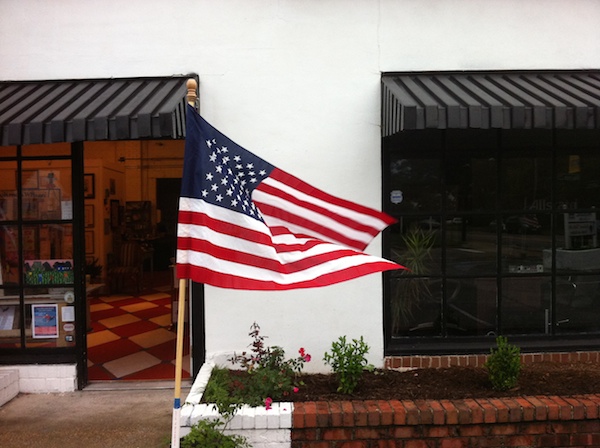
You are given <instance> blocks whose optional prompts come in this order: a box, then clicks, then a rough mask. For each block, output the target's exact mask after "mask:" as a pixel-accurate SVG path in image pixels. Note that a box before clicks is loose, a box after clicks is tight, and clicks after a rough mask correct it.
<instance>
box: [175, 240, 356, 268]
mask: <svg viewBox="0 0 600 448" xmlns="http://www.w3.org/2000/svg"><path fill="white" fill-rule="evenodd" d="M321 244H322V243H321ZM177 249H179V250H185V251H193V252H198V253H205V254H208V255H211V256H213V257H215V258H219V259H221V260H226V261H230V262H234V263H238V264H244V265H247V266H254V267H259V268H262V269H268V270H270V271H273V272H276V273H278V274H293V273H295V272H301V271H304V270H306V269H309V268H313V267H315V266H319V265H322V264H323V263H326V262H328V261H331V260H337V259H340V258H345V257H351V256H354V255H357V253H356V251H353V250H350V249H341V250H336V251H333V252H327V253H324V254H317V255H314V256H309V257H306V258H303V259H300V260H297V261H293V262H291V263H282V262H281V261H280V260H278V259H277V258H266V257H261V256H258V255H254V254H248V253H246V252H239V251H237V250H234V249H228V248H224V247H221V246H218V245H215V244H213V243H211V242H210V241H206V240H198V239H195V238H180V239H179V240H178V244H177Z"/></svg>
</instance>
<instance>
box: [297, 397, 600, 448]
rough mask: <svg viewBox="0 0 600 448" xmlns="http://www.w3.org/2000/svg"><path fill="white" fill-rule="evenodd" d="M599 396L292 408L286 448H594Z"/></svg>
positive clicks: (599, 436) (599, 427)
mask: <svg viewBox="0 0 600 448" xmlns="http://www.w3.org/2000/svg"><path fill="white" fill-rule="evenodd" d="M599 408H600V395H584V396H578V397H557V396H554V397H548V396H536V397H523V398H502V399H465V400H440V401H437V400H417V401H411V400H402V401H400V400H389V401H353V402H350V401H337V402H307V403H295V404H294V411H293V414H292V433H291V437H292V448H308V447H311V448H341V447H343V448H375V447H377V448H392V447H393V448H467V447H591V446H593V447H600V420H599V419H598V417H599Z"/></svg>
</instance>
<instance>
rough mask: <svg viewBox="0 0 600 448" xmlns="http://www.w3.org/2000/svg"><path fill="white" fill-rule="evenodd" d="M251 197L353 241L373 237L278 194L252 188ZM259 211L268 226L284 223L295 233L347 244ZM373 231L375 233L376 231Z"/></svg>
mask: <svg viewBox="0 0 600 448" xmlns="http://www.w3.org/2000/svg"><path fill="white" fill-rule="evenodd" d="M252 199H253V200H255V202H257V203H259V207H260V203H261V202H262V203H265V204H269V205H272V206H274V207H276V208H279V209H281V210H285V211H287V212H289V213H292V214H294V215H297V216H300V217H302V218H305V219H307V220H309V221H312V222H314V223H316V224H317V225H320V226H323V227H327V228H329V229H331V230H333V231H335V232H337V233H339V234H340V235H345V236H347V237H348V238H350V239H352V240H355V241H362V242H363V243H365V244H368V243H369V242H370V241H371V240H372V239H373V235H372V234H370V233H367V232H361V231H359V230H356V229H355V228H354V227H349V226H347V225H344V224H341V223H340V222H339V221H336V220H335V219H333V218H331V217H329V216H326V215H322V214H320V213H318V212H315V211H314V210H310V209H307V208H304V207H301V206H299V205H298V204H295V203H293V202H289V201H286V200H285V199H283V198H281V197H279V196H275V195H271V194H268V193H265V192H264V191H261V190H254V191H253V192H252ZM330 208H333V207H330ZM261 213H262V214H263V217H264V219H265V222H267V223H268V224H269V226H271V227H273V226H276V225H284V226H285V227H287V228H289V229H290V230H292V231H294V232H297V233H305V234H307V235H313V236H316V237H318V238H320V239H323V240H326V241H334V242H336V243H340V244H344V245H347V244H346V243H341V242H340V241H338V240H335V239H334V238H332V237H331V236H325V235H322V234H320V233H318V232H316V231H315V230H314V229H307V228H305V227H303V226H300V225H298V224H296V223H289V222H288V221H282V220H280V219H277V218H274V217H273V216H271V215H269V214H268V213H267V212H264V211H262V210H261ZM361 224H362V223H361ZM292 227H293V228H292ZM374 233H375V234H376V233H377V231H376V232H374Z"/></svg>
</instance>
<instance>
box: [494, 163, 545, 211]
mask: <svg viewBox="0 0 600 448" xmlns="http://www.w3.org/2000/svg"><path fill="white" fill-rule="evenodd" d="M508 156H509V157H506V158H504V159H503V161H502V163H501V165H500V166H501V174H500V185H501V186H500V191H501V193H500V197H501V207H502V209H504V210H523V213H525V212H539V211H544V210H550V209H551V207H552V202H551V198H552V196H551V185H552V158H551V153H550V152H549V151H540V152H539V153H536V155H535V156H532V155H529V154H528V153H527V152H525V154H523V155H520V154H519V153H517V154H514V153H512V152H511V153H509V154H508Z"/></svg>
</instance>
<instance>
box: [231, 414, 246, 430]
mask: <svg viewBox="0 0 600 448" xmlns="http://www.w3.org/2000/svg"><path fill="white" fill-rule="evenodd" d="M242 420H243V417H242V416H241V415H240V414H235V415H234V416H233V418H232V419H231V420H230V421H229V424H228V425H227V427H228V428H229V429H232V430H238V429H242Z"/></svg>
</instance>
